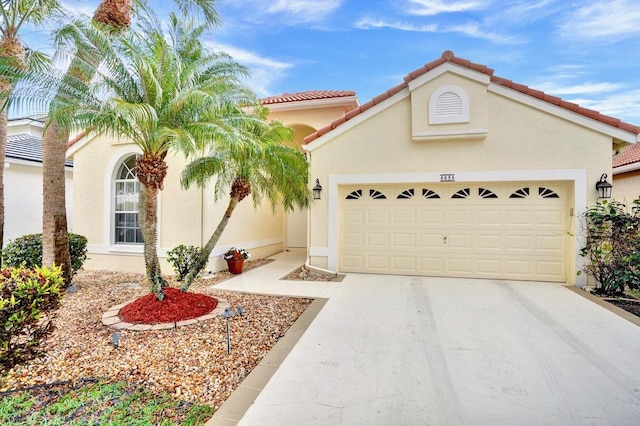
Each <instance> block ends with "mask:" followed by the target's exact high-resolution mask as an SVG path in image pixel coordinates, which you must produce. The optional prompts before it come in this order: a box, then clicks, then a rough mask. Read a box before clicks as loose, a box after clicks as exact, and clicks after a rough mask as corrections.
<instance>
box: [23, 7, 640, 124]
mask: <svg viewBox="0 0 640 426" xmlns="http://www.w3.org/2000/svg"><path fill="white" fill-rule="evenodd" d="M98 3H99V1H98V0H91V1H74V0H66V1H65V6H66V7H67V8H68V9H70V10H72V11H75V12H78V13H85V14H87V15H92V14H93V11H94V10H95V7H96V5H97V4H98ZM151 3H152V4H153V5H154V7H155V8H156V10H158V11H162V10H165V9H166V8H168V7H169V5H170V4H171V2H169V1H167V0H155V1H152V2H151ZM218 13H219V14H220V16H221V18H222V23H221V25H220V26H219V27H218V28H216V29H215V30H213V31H211V32H209V33H207V34H206V35H205V39H206V43H207V44H208V45H210V46H211V47H212V48H215V49H219V50H222V51H225V52H227V53H229V54H230V55H232V56H233V57H234V58H235V59H236V60H237V61H238V62H240V63H242V64H243V65H246V66H247V67H248V68H249V70H250V72H251V77H250V79H249V81H248V84H249V85H250V86H251V87H252V88H253V90H254V91H256V93H257V94H258V95H259V96H261V97H266V96H273V95H278V94H282V93H295V92H301V91H308V90H353V91H355V92H356V95H357V96H358V99H359V101H360V103H361V104H362V103H365V102H367V101H369V100H370V99H372V98H373V97H375V96H377V95H379V94H381V93H383V92H385V91H386V90H387V89H389V88H391V87H393V86H396V85H397V84H399V83H401V82H402V79H403V77H404V76H406V75H407V74H409V72H411V71H413V70H415V69H418V68H420V67H422V66H423V65H424V64H426V63H429V62H431V61H433V60H435V59H437V58H439V57H440V56H441V55H442V52H444V51H445V50H451V51H453V52H454V54H455V56H458V57H461V58H464V59H468V60H470V61H472V62H475V63H479V64H482V65H486V66H488V67H489V68H492V69H494V70H495V72H494V75H496V76H499V77H503V78H506V79H510V80H513V81H515V82H517V83H520V84H525V85H527V86H529V87H532V88H534V89H538V90H543V91H545V92H547V93H549V94H552V95H555V96H559V97H561V98H562V99H564V100H567V101H571V102H575V103H578V104H580V105H581V106H583V107H586V108H591V109H595V110H597V111H599V112H601V113H603V114H607V115H611V116H614V117H617V118H620V119H622V120H624V121H627V122H629V123H633V124H638V125H640V6H639V5H638V0H611V1H606V0H599V1H594V0H578V1H573V0H512V1H510V0H452V1H447V0H386V1H378V0H221V1H219V3H218ZM161 15H162V13H161ZM24 39H25V42H26V43H27V44H28V45H29V47H32V48H42V46H38V43H39V44H43V43H46V42H47V36H46V34H45V33H42V34H39V35H38V32H37V31H34V32H32V33H30V34H28V35H26V36H25V37H24ZM29 39H31V40H33V43H35V45H33V46H32V43H30V41H29Z"/></svg>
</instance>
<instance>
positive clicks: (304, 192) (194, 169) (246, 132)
mask: <svg viewBox="0 0 640 426" xmlns="http://www.w3.org/2000/svg"><path fill="white" fill-rule="evenodd" d="M252 116H253V118H254V119H253V120H244V121H242V122H241V123H239V124H240V127H239V130H240V131H239V133H238V135H239V139H236V140H233V139H231V140H230V139H219V140H218V141H217V144H216V145H215V147H214V150H215V151H214V152H213V153H212V154H210V155H207V156H204V157H201V158H198V159H196V160H195V161H193V162H192V163H190V164H188V165H187V167H186V168H185V170H184V171H183V173H182V186H183V187H184V188H189V187H190V186H191V185H192V184H194V183H195V184H197V185H198V186H201V187H206V185H207V183H208V182H209V181H210V180H212V178H215V180H214V182H215V183H214V185H213V190H214V198H215V200H216V201H217V200H219V199H220V198H221V197H222V196H223V195H224V194H226V193H227V191H229V192H228V194H229V204H228V206H227V210H226V211H225V212H224V214H223V216H222V218H221V220H220V222H219V223H218V226H217V227H216V229H215V231H214V232H213V234H212V235H211V237H210V238H209V240H208V241H207V243H206V245H205V246H204V247H203V248H202V251H201V252H200V255H199V256H198V259H197V262H195V263H194V264H193V265H192V266H191V268H190V269H189V273H188V274H187V277H186V279H185V282H184V284H183V285H182V287H181V290H182V291H187V290H188V289H189V286H190V285H191V283H192V282H193V280H195V279H196V278H197V276H198V273H199V272H200V271H201V270H202V269H203V268H204V267H205V266H206V265H207V262H208V260H209V255H210V254H211V252H212V251H213V248H214V247H215V246H216V244H217V243H218V241H219V240H220V237H221V236H222V232H223V231H224V230H225V228H226V227H227V224H228V223H229V220H230V219H231V215H232V214H233V211H234V210H235V208H236V206H237V205H238V203H239V202H240V201H242V200H243V199H245V198H246V197H247V196H248V195H252V198H253V205H254V206H258V205H259V204H260V203H261V202H262V201H263V200H268V201H269V202H270V203H271V207H272V208H274V209H275V207H276V205H277V204H281V205H282V206H283V207H284V208H285V210H292V209H293V208H294V207H299V208H307V207H308V206H309V200H310V192H311V191H310V190H309V187H308V178H307V176H308V174H309V163H307V160H306V159H305V157H304V155H303V154H302V153H301V152H300V151H299V150H298V149H296V148H293V147H290V146H285V145H283V142H284V141H286V140H290V139H291V129H290V128H289V127H286V126H284V125H282V123H280V122H278V121H268V120H267V119H266V116H267V110H266V108H265V109H259V110H257V111H255V113H254V114H252Z"/></svg>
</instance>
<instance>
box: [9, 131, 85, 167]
mask: <svg viewBox="0 0 640 426" xmlns="http://www.w3.org/2000/svg"><path fill="white" fill-rule="evenodd" d="M7 158H15V159H16V160H23V161H31V162H34V163H42V139H40V138H39V137H36V136H32V135H30V134H27V133H19V134H17V135H9V136H7ZM64 165H65V166H67V167H73V162H71V161H65V163H64Z"/></svg>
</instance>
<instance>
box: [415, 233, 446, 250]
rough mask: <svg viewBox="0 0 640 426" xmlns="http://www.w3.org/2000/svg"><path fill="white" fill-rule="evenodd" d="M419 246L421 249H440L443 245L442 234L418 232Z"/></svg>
mask: <svg viewBox="0 0 640 426" xmlns="http://www.w3.org/2000/svg"><path fill="white" fill-rule="evenodd" d="M419 237H420V247H422V248H423V249H427V250H428V249H441V248H442V246H443V236H442V234H440V233H437V234H420V236H419Z"/></svg>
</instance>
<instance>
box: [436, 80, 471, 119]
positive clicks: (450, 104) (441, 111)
mask: <svg viewBox="0 0 640 426" xmlns="http://www.w3.org/2000/svg"><path fill="white" fill-rule="evenodd" d="M468 122H469V97H468V96H467V93H466V92H465V91H464V90H462V88H461V87H458V86H454V85H447V86H442V87H440V88H438V89H436V90H435V91H434V92H433V93H432V94H431V97H430V98H429V123H430V124H444V123H468Z"/></svg>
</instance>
